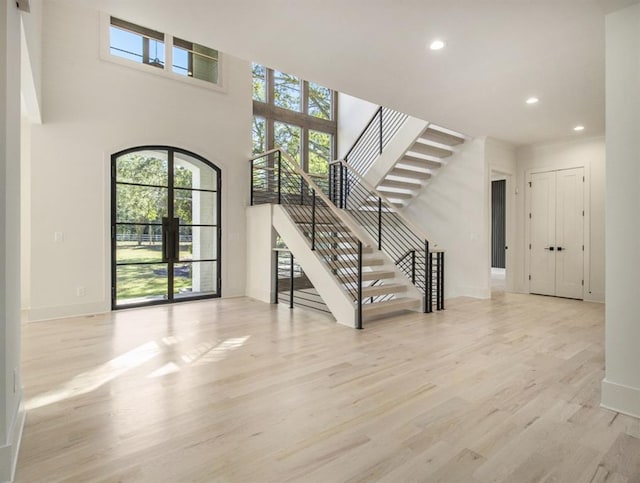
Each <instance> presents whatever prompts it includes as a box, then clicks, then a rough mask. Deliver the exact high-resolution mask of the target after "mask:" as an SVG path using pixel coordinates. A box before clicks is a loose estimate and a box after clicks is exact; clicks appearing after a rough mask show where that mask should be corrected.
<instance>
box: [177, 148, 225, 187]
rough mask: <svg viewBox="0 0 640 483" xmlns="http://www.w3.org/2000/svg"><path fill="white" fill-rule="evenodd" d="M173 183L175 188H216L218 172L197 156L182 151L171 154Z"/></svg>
mask: <svg viewBox="0 0 640 483" xmlns="http://www.w3.org/2000/svg"><path fill="white" fill-rule="evenodd" d="M173 176H174V180H173V184H174V186H175V187H176V188H193V189H199V190H213V191H215V190H217V189H218V173H217V172H216V170H215V169H213V168H212V167H211V166H209V165H208V164H206V163H203V162H202V161H200V160H199V159H197V158H194V157H192V156H189V155H188V154H184V153H175V154H174V156H173Z"/></svg>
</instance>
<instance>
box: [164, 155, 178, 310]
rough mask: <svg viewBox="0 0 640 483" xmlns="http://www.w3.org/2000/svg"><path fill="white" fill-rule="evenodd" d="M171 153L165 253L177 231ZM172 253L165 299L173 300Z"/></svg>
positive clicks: (173, 241)
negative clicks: (174, 226) (174, 224)
mask: <svg viewBox="0 0 640 483" xmlns="http://www.w3.org/2000/svg"><path fill="white" fill-rule="evenodd" d="M173 155H174V151H173V149H169V151H168V155H167V170H168V171H169V172H168V173H167V175H168V176H167V179H168V181H169V182H168V185H169V189H168V192H167V205H168V206H167V214H168V218H169V223H168V233H167V235H168V236H167V237H165V238H166V240H167V245H168V246H167V247H166V248H165V249H166V250H167V253H171V252H172V251H173V247H174V246H175V238H174V237H176V236H178V235H177V233H175V232H174V230H173V229H172V228H173V223H172V220H173V205H174V202H173V196H174V193H173V185H174V179H173V173H174V169H173ZM170 247H171V248H170ZM174 256H175V254H174V255H172V256H170V257H169V261H168V264H167V300H173V276H174V273H175V270H174V267H173V261H174Z"/></svg>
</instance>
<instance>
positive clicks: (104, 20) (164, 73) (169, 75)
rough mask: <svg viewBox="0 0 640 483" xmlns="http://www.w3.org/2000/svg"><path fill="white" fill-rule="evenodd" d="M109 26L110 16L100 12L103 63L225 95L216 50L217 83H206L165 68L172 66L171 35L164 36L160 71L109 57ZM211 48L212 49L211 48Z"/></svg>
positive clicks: (222, 63) (221, 61)
mask: <svg viewBox="0 0 640 483" xmlns="http://www.w3.org/2000/svg"><path fill="white" fill-rule="evenodd" d="M110 25H111V15H110V14H108V13H106V12H100V29H99V30H100V58H101V59H102V60H104V61H107V62H110V63H112V64H118V65H122V66H125V67H129V68H131V69H136V70H138V71H140V72H145V73H147V74H153V75H157V76H159V77H164V78H165V79H170V80H176V81H179V82H184V83H185V84H189V85H191V86H195V87H202V88H204V89H209V90H212V91H217V92H220V93H226V92H227V90H226V86H225V84H224V72H225V61H224V57H225V56H224V54H223V53H222V52H220V51H219V50H218V82H217V83H215V84H214V83H213V82H208V81H204V80H201V79H195V78H193V77H188V76H183V75H180V74H176V73H175V72H173V69H172V68H167V66H169V67H171V66H172V65H173V35H170V34H167V33H165V34H164V50H165V53H164V58H165V67H163V68H162V69H160V68H158V67H153V66H152V65H148V64H143V63H138V62H133V61H131V60H128V59H125V58H122V57H117V56H115V55H111V53H110V52H109V48H110V42H109V40H110V35H109V27H110ZM211 48H213V47H211Z"/></svg>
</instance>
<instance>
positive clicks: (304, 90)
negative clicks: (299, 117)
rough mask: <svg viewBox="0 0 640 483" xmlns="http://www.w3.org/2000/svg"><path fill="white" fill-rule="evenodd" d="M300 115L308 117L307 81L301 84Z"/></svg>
mask: <svg viewBox="0 0 640 483" xmlns="http://www.w3.org/2000/svg"><path fill="white" fill-rule="evenodd" d="M300 112H302V113H304V114H306V115H307V116H308V115H309V83H308V82H307V81H303V82H302V109H301V111H300Z"/></svg>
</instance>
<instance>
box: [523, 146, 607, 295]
mask: <svg viewBox="0 0 640 483" xmlns="http://www.w3.org/2000/svg"><path fill="white" fill-rule="evenodd" d="M516 158H517V162H518V173H517V185H516V189H517V190H518V195H517V197H516V198H517V207H516V209H517V213H518V216H517V227H516V243H515V247H516V263H515V264H514V276H515V279H514V282H515V289H516V290H517V291H520V292H528V291H529V283H528V266H529V265H528V258H527V257H528V243H529V241H528V240H527V238H526V237H527V235H526V233H527V230H526V224H527V222H528V213H527V211H526V190H527V189H528V187H527V185H526V183H527V176H528V174H530V173H531V172H532V171H552V170H558V169H567V168H575V167H579V166H584V168H585V178H586V182H585V240H584V245H585V257H584V260H585V262H584V276H585V278H584V283H585V291H584V298H585V300H590V301H597V302H604V279H605V277H604V266H605V264H604V260H605V257H604V230H605V226H604V221H605V218H604V202H605V200H604V195H605V142H604V138H602V137H597V138H587V139H583V138H578V139H573V140H570V141H564V142H558V143H553V144H545V145H534V146H525V147H522V148H519V149H518V150H517V151H516Z"/></svg>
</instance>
